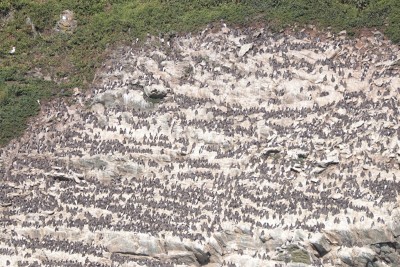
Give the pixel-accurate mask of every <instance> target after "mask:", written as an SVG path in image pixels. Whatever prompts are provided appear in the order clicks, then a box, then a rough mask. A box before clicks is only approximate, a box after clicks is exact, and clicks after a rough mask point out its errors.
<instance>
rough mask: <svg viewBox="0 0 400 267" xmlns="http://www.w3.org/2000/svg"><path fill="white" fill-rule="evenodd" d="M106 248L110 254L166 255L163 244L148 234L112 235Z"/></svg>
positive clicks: (107, 241)
mask: <svg viewBox="0 0 400 267" xmlns="http://www.w3.org/2000/svg"><path fill="white" fill-rule="evenodd" d="M106 238H107V240H106V241H105V246H106V247H107V250H108V251H109V252H113V253H123V254H131V255H138V256H150V257H159V256H160V255H163V254H165V249H164V245H163V244H162V242H161V241H160V240H159V239H157V238H155V237H153V236H150V235H148V234H133V233H122V232H119V233H110V235H108V236H107V237H106Z"/></svg>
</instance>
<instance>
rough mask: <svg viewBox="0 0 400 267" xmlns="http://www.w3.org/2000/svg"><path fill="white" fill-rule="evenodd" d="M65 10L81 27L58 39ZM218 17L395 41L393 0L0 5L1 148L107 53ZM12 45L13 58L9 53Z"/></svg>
mask: <svg viewBox="0 0 400 267" xmlns="http://www.w3.org/2000/svg"><path fill="white" fill-rule="evenodd" d="M66 9H68V10H72V11H73V12H75V16H76V20H77V21H78V28H77V29H76V31H75V32H74V33H73V34H62V33H56V32H55V31H54V26H55V24H56V22H57V20H58V19H59V18H60V13H61V12H62V11H63V10H66ZM28 18H29V19H30V21H31V22H32V23H33V24H34V28H33V29H32V26H31V25H29V23H27V21H29V19H28ZM221 19H223V20H224V21H225V22H227V23H234V24H237V25H246V24H252V23H255V22H266V23H268V24H269V25H270V26H271V29H275V30H279V29H281V28H284V27H286V26H288V25H292V24H294V23H297V24H309V23H312V24H315V25H317V26H319V27H320V28H324V27H328V26H329V27H332V30H334V31H340V30H344V29H346V30H347V31H348V32H349V33H350V34H357V31H358V30H359V29H362V28H363V27H376V28H378V29H380V30H382V31H384V32H385V33H386V34H387V36H388V37H389V38H391V39H392V40H393V41H394V42H396V43H398V42H400V1H398V0H164V1H161V0H85V1H82V0H2V1H0V40H1V46H0V58H1V60H0V69H1V73H0V75H1V79H0V120H1V121H0V144H4V143H6V142H7V141H8V140H9V139H10V138H12V137H15V136H17V135H18V134H20V133H21V131H22V130H23V129H24V127H25V126H24V125H25V123H26V120H27V118H28V117H29V116H31V115H34V114H36V112H37V110H38V106H37V104H35V103H37V99H43V98H46V97H49V96H50V95H56V96H62V95H63V94H61V93H60V92H59V90H68V89H69V88H73V87H75V86H78V87H81V88H85V87H86V86H87V85H88V84H89V83H90V82H91V81H92V80H93V75H94V71H95V69H96V68H97V67H98V66H99V64H100V63H101V62H102V60H103V59H104V56H105V55H106V50H107V48H112V47H113V46H114V45H116V44H118V43H121V42H125V43H130V42H132V41H133V40H135V39H136V38H140V39H144V38H145V37H146V35H147V34H154V35H158V34H171V33H176V32H187V31H196V30H198V29H199V28H200V27H202V26H204V25H206V24H207V23H211V22H216V21H219V20H221ZM13 46H15V47H16V52H15V53H14V54H9V51H10V50H11V48H12V47H13ZM33 72H35V73H36V76H35V77H38V78H33V74H32V73H33ZM44 77H47V78H51V80H53V81H54V82H46V81H45V79H44Z"/></svg>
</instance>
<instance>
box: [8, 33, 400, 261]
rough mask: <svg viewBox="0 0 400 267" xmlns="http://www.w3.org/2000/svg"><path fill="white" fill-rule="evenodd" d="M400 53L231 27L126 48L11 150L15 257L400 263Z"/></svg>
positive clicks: (47, 111)
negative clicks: (156, 95)
mask: <svg viewBox="0 0 400 267" xmlns="http://www.w3.org/2000/svg"><path fill="white" fill-rule="evenodd" d="M317 35H318V36H317ZM398 56H399V48H398V46H395V45H392V44H391V43H390V42H388V41H385V40H384V39H381V38H375V37H370V38H369V37H368V38H367V37H363V38H361V39H358V40H350V39H347V38H346V37H345V36H344V35H343V36H340V37H338V38H333V37H331V36H328V35H325V34H323V33H315V32H307V31H301V32H290V31H288V32H285V33H281V34H272V33H270V32H268V31H267V30H264V29H257V32H256V33H254V31H252V30H251V29H243V30H239V29H227V28H224V29H223V31H215V29H214V30H212V31H211V30H209V29H206V30H205V31H204V32H203V33H202V34H199V35H195V36H179V37H174V38H172V39H171V40H170V42H168V43H162V42H160V40H158V39H157V38H154V37H152V38H149V40H148V42H147V43H146V44H145V45H144V46H141V47H137V46H134V45H133V46H132V47H121V48H120V49H117V50H116V51H115V52H114V54H113V55H111V56H110V59H109V60H108V61H107V62H105V68H104V69H102V70H99V73H98V74H97V77H98V78H97V82H96V84H93V85H92V88H91V90H90V91H89V92H86V94H82V93H79V94H76V95H75V96H74V99H73V100H72V101H70V102H69V103H67V102H65V101H64V100H62V99H58V100H55V101H53V102H51V103H47V104H46V105H44V106H42V111H41V115H40V116H39V117H38V118H36V120H35V121H33V122H32V123H31V126H30V128H29V130H28V131H27V132H26V134H25V135H24V136H23V137H22V138H21V139H20V140H16V141H14V142H12V143H11V144H9V145H8V146H7V147H5V148H3V149H1V150H0V179H1V184H0V190H1V192H0V210H1V213H0V216H1V217H0V221H1V223H2V225H3V228H2V229H3V230H2V231H1V232H0V254H1V257H0V265H1V266H7V264H9V266H18V265H19V266H29V265H33V266H34V264H36V265H40V266H67V265H74V266H135V265H138V266H143V265H145V266H173V265H179V264H181V265H185V266H201V265H209V266H231V265H232V264H236V266H275V264H278V266H279V264H280V265H281V266H310V265H311V266H385V264H386V265H389V266H390V265H392V266H396V264H397V263H398V262H399V253H398V249H399V236H400V230H399V229H400V228H399V221H398V218H399V216H398V215H399V212H398V211H399V208H398V189H399V188H400V187H399V181H398V177H400V172H399V165H400V161H399V160H400V154H399V146H400V142H399V135H400V132H399V131H400V129H399V102H398V96H399V92H400V91H399V90H400V78H399V70H398V68H397V67H396V65H393V64H392V63H391V62H395V61H396V60H398ZM146 88H148V89H146ZM151 88H153V89H154V90H153V89H151ZM150 89H151V90H150ZM146 90H147V92H146ZM153 92H154V93H157V92H164V93H165V92H166V93H165V94H164V93H163V96H162V97H161V98H159V99H157V101H153V100H154V99H149V96H150V95H149V94H150V93H153ZM150 98H151V97H150ZM71 102H72V103H71Z"/></svg>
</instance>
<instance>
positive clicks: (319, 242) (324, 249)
mask: <svg viewBox="0 0 400 267" xmlns="http://www.w3.org/2000/svg"><path fill="white" fill-rule="evenodd" d="M310 243H311V245H312V246H313V247H314V248H315V250H316V251H317V252H318V254H319V256H320V257H323V256H325V255H326V254H327V253H328V252H329V251H331V249H332V248H331V245H330V243H329V241H328V239H327V238H326V237H325V235H323V234H321V233H317V234H315V235H313V236H312V237H311V239H310Z"/></svg>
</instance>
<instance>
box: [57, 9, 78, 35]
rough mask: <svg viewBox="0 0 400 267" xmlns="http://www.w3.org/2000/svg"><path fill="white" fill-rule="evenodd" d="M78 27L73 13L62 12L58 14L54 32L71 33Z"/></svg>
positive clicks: (68, 11)
mask: <svg viewBox="0 0 400 267" xmlns="http://www.w3.org/2000/svg"><path fill="white" fill-rule="evenodd" d="M77 26H78V23H77V21H76V20H75V15H74V12H72V11H70V10H64V11H63V12H62V13H61V14H60V20H59V21H57V24H56V28H55V30H56V31H58V32H62V33H73V32H74V31H75V29H76V27H77Z"/></svg>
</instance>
